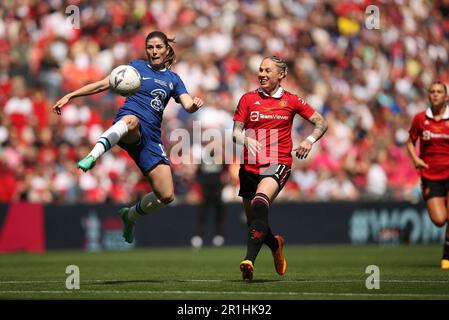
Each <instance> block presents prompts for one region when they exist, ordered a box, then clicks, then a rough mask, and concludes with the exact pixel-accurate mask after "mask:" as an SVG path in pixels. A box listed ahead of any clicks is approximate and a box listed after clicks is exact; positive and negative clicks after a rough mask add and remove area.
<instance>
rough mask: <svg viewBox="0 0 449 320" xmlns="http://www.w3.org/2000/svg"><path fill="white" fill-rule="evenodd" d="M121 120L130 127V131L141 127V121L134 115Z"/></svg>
mask: <svg viewBox="0 0 449 320" xmlns="http://www.w3.org/2000/svg"><path fill="white" fill-rule="evenodd" d="M120 120H122V121H125V122H126V125H127V126H128V131H133V130H135V129H137V128H138V126H139V119H138V118H137V117H136V116H133V115H126V116H123V117H122V118H121V119H120Z"/></svg>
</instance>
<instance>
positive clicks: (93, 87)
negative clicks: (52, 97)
mask: <svg viewBox="0 0 449 320" xmlns="http://www.w3.org/2000/svg"><path fill="white" fill-rule="evenodd" d="M107 89H109V76H107V77H106V78H104V79H103V80H100V81H97V82H93V83H89V84H87V85H85V86H83V87H81V88H79V89H77V90H75V91H72V92H70V93H68V94H66V95H65V96H64V97H62V98H61V99H59V100H58V102H56V103H55V105H54V106H53V107H52V109H53V112H54V113H56V114H58V115H60V114H61V108H62V107H63V106H64V105H65V104H66V103H67V102H69V100H71V99H73V98H76V97H81V96H88V95H91V94H95V93H99V92H102V91H105V90H107Z"/></svg>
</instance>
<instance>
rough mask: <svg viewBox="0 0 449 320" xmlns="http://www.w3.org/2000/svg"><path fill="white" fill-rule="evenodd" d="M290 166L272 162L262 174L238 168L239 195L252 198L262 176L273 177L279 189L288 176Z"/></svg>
mask: <svg viewBox="0 0 449 320" xmlns="http://www.w3.org/2000/svg"><path fill="white" fill-rule="evenodd" d="M290 173H291V168H290V167H289V166H287V165H285V164H274V165H271V166H269V167H268V168H267V169H266V170H265V171H264V172H262V174H256V173H252V172H248V171H246V170H244V169H243V168H240V171H239V179H240V190H239V197H242V198H245V199H253V198H254V196H255V195H256V190H257V186H258V185H259V183H260V181H262V179H264V178H269V177H271V178H273V179H274V180H276V182H277V183H278V185H279V191H281V190H282V188H283V187H284V186H285V183H286V182H287V179H288V177H289V176H290Z"/></svg>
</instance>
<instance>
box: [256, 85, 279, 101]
mask: <svg viewBox="0 0 449 320" xmlns="http://www.w3.org/2000/svg"><path fill="white" fill-rule="evenodd" d="M258 91H259V92H260V93H262V94H263V95H264V96H266V97H273V98H276V99H280V98H281V97H282V95H283V94H284V89H283V88H282V87H281V86H279V88H278V89H277V90H276V92H275V93H273V94H272V95H270V94H269V93H267V92H265V90H264V89H262V88H260V87H259V89H258Z"/></svg>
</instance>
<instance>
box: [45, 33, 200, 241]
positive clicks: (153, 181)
mask: <svg viewBox="0 0 449 320" xmlns="http://www.w3.org/2000/svg"><path fill="white" fill-rule="evenodd" d="M171 42H174V40H173V39H170V38H168V37H167V36H166V35H165V34H164V33H163V32H160V31H153V32H151V33H150V34H148V36H147V38H146V40H145V51H146V55H147V58H148V60H147V61H145V60H134V61H132V62H131V63H130V65H131V66H133V67H134V68H136V69H137V70H138V71H139V73H140V75H141V86H140V89H139V90H138V91H137V92H136V93H135V94H133V95H131V96H129V97H127V98H126V100H125V103H124V105H123V106H122V107H121V108H120V109H119V111H118V113H117V115H116V117H115V119H114V122H113V125H112V127H110V128H109V129H108V130H106V131H105V132H104V133H103V134H102V135H101V137H100V138H99V139H98V142H97V144H96V145H95V146H94V148H93V149H92V151H91V152H90V153H89V154H88V155H87V156H86V157H85V158H84V159H82V160H81V161H79V162H78V168H80V169H82V170H83V171H87V170H89V169H92V168H93V167H94V166H95V162H96V161H97V159H98V158H99V157H100V156H101V155H102V154H103V153H105V152H106V151H108V150H109V149H110V148H112V147H113V146H115V145H116V144H118V145H119V146H120V147H122V148H123V149H125V150H126V151H127V152H128V154H129V155H130V156H131V157H132V158H133V160H134V161H135V162H136V164H137V166H138V167H139V168H140V170H141V171H142V173H143V174H144V176H145V177H146V178H147V180H148V182H149V183H150V185H151V188H152V190H153V192H151V193H148V194H146V195H145V196H143V198H142V199H141V200H140V201H138V202H137V203H136V204H135V205H134V206H132V207H131V208H122V209H120V212H119V213H120V216H121V218H122V221H123V224H124V228H123V237H124V238H125V240H126V241H127V242H129V243H131V242H133V240H134V235H133V230H134V224H135V222H136V221H137V220H138V219H139V218H140V217H141V216H143V215H145V214H148V213H151V212H153V211H155V210H157V209H159V208H161V207H163V206H165V205H167V204H169V203H170V202H172V201H173V199H174V187H173V178H172V172H171V168H170V165H169V159H168V158H167V155H166V154H165V152H164V148H163V146H162V139H161V122H162V115H163V112H164V109H165V107H166V106H167V103H168V101H169V100H170V98H174V99H175V101H176V102H178V103H181V105H182V106H183V108H184V109H185V110H186V111H187V112H190V113H192V112H195V111H197V110H198V109H199V108H200V107H201V106H202V105H203V101H202V99H201V98H198V97H195V98H192V97H191V96H190V95H189V94H188V92H187V90H186V88H185V85H184V83H183V82H182V80H181V78H180V77H179V76H178V75H177V74H176V73H174V72H172V71H170V67H171V65H172V64H173V63H174V62H175V60H176V55H175V52H174V50H173V48H172V47H171V45H170V43H171ZM107 89H109V76H108V77H106V78H104V79H103V80H100V81H97V82H94V83H91V84H88V85H85V86H83V87H81V88H80V89H78V90H75V91H73V92H71V93H68V94H67V95H65V96H64V97H63V98H61V99H60V100H59V101H58V102H56V104H55V105H54V106H53V111H54V112H55V113H57V114H58V115H60V114H61V108H62V107H63V106H64V105H65V104H66V103H67V102H68V101H69V100H71V99H73V98H76V97H80V96H86V95H91V94H95V93H98V92H102V91H105V90H107Z"/></svg>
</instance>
